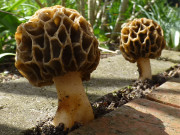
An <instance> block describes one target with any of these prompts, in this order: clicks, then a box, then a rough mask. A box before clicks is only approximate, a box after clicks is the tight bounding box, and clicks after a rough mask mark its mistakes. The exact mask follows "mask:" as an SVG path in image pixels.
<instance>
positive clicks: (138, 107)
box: [70, 99, 180, 135]
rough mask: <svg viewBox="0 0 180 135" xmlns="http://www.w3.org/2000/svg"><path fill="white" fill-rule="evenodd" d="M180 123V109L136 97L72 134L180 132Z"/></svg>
mask: <svg viewBox="0 0 180 135" xmlns="http://www.w3.org/2000/svg"><path fill="white" fill-rule="evenodd" d="M179 123H180V109H179V108H174V107H171V106H167V105H163V104H160V103H157V102H153V101H149V100H146V99H137V100H134V101H131V102H129V103H127V104H125V105H123V106H122V107H120V108H119V109H117V110H116V111H113V112H111V113H109V114H107V115H105V116H103V117H101V118H99V119H96V120H94V121H92V122H91V123H89V124H87V125H85V126H83V127H81V128H79V129H77V130H75V131H74V132H72V133H70V135H152V134H153V135H179V134H180V124H179Z"/></svg>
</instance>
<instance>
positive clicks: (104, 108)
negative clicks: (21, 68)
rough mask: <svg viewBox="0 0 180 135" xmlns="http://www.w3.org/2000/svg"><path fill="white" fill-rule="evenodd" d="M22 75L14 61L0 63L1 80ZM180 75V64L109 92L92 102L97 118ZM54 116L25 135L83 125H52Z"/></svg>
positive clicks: (57, 134) (55, 133) (55, 134)
mask: <svg viewBox="0 0 180 135" xmlns="http://www.w3.org/2000/svg"><path fill="white" fill-rule="evenodd" d="M19 77H21V75H20V73H19V72H18V71H17V70H16V68H15V67H14V64H13V62H9V63H4V64H2V65H0V82H5V81H9V80H13V79H18V78H19ZM178 77H180V64H178V65H176V66H174V67H171V68H170V69H168V70H166V71H165V72H164V73H161V74H158V75H155V76H153V79H152V80H145V81H144V82H141V81H134V82H132V84H131V85H129V86H127V87H125V88H122V89H120V90H119V91H117V92H113V93H109V94H107V95H104V96H103V97H101V98H99V99H98V100H97V101H96V102H94V103H91V104H92V108H93V110H94V114H95V118H99V117H101V116H103V115H105V114H106V113H109V112H111V111H113V110H115V109H117V108H118V107H121V106H122V105H124V104H125V103H127V102H129V101H131V100H133V99H135V98H144V97H146V95H147V94H148V93H149V92H151V91H152V90H153V89H154V88H156V87H158V86H160V85H161V84H163V83H164V82H166V81H167V80H169V79H171V78H178ZM51 121H52V118H47V119H46V120H43V121H40V122H39V124H38V125H37V126H36V127H34V128H32V129H28V130H26V131H24V132H23V134H24V135H66V134H68V132H71V131H72V130H74V129H77V128H79V127H80V126H82V125H81V124H78V123H76V124H75V125H74V127H73V128H72V129H69V130H66V131H64V125H63V124H60V125H59V126H57V127H54V126H53V125H51Z"/></svg>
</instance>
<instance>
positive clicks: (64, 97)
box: [53, 72, 94, 129]
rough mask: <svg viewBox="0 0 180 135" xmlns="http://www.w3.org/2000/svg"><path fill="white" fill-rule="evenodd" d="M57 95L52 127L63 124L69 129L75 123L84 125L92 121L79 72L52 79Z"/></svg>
mask: <svg viewBox="0 0 180 135" xmlns="http://www.w3.org/2000/svg"><path fill="white" fill-rule="evenodd" d="M53 80H54V83H55V85H56V89H57V94H58V109H57V112H56V115H55V117H54V120H53V124H54V126H58V125H59V123H63V124H64V126H65V129H66V128H71V127H72V126H73V125H74V123H75V122H79V123H81V124H86V123H88V122H89V121H91V120H93V119H94V114H93V110H92V107H91V105H90V103H89V100H88V97H87V95H86V93H85V91H84V88H83V84H82V80H81V75H80V73H79V72H69V73H67V74H65V75H64V76H59V77H54V78H53Z"/></svg>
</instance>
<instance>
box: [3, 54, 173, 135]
mask: <svg viewBox="0 0 180 135" xmlns="http://www.w3.org/2000/svg"><path fill="white" fill-rule="evenodd" d="M151 64H152V73H153V74H157V73H159V72H163V71H164V70H166V69H167V68H169V67H171V66H173V65H174V63H172V62H168V61H158V60H152V61H151ZM137 78H138V72H137V66H136V64H135V63H130V62H128V61H125V60H124V58H123V57H122V55H117V56H114V57H109V58H106V59H102V60H101V61H100V64H99V66H98V68H97V70H96V71H94V72H93V73H92V79H91V80H90V81H88V82H84V87H85V90H86V92H87V94H88V96H89V99H90V100H91V101H94V100H96V99H97V98H98V97H100V96H102V95H104V94H107V93H109V92H112V91H115V90H119V89H120V88H122V87H124V86H127V85H129V84H131V83H132V80H133V79H137ZM56 106H57V96H56V89H55V88H54V86H51V87H42V88H37V87H33V86H32V85H30V84H29V83H28V81H27V80H26V79H24V78H20V79H18V80H14V81H9V82H5V83H1V84H0V133H1V134H3V135H16V134H19V132H20V131H22V130H24V129H27V128H30V127H33V126H34V125H35V124H37V121H38V120H40V119H43V118H45V117H47V115H48V116H53V115H54V113H55V111H56Z"/></svg>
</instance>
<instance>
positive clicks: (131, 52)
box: [120, 18, 166, 63]
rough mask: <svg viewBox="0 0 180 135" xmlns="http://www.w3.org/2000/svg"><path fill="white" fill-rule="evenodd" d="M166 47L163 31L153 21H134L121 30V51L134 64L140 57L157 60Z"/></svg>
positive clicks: (144, 19) (142, 19)
mask: <svg viewBox="0 0 180 135" xmlns="http://www.w3.org/2000/svg"><path fill="white" fill-rule="evenodd" d="M165 45H166V42H165V40H164V34H163V30H162V29H161V27H160V25H158V24H157V23H156V22H155V21H153V20H150V19H146V18H140V19H134V20H133V21H130V22H128V23H126V24H125V25H124V27H123V28H122V30H121V38H120V50H121V52H122V55H123V56H124V58H125V59H126V60H128V61H130V62H133V63H134V62H136V60H137V59H138V58H140V57H143V58H157V57H159V56H160V55H161V51H162V49H163V48H164V47H165Z"/></svg>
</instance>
